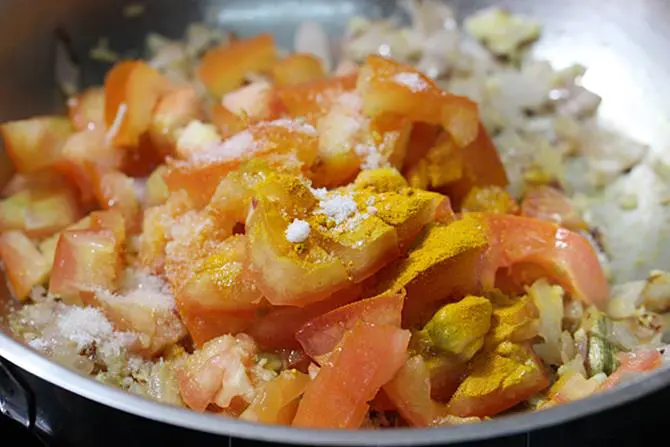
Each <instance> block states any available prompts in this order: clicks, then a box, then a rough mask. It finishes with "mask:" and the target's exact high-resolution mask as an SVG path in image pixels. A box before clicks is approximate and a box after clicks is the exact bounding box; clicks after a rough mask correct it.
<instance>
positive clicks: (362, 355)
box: [293, 324, 410, 429]
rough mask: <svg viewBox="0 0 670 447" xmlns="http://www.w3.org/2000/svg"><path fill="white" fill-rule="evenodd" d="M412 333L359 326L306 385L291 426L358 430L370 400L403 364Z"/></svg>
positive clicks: (388, 327)
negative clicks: (363, 361)
mask: <svg viewBox="0 0 670 447" xmlns="http://www.w3.org/2000/svg"><path fill="white" fill-rule="evenodd" d="M409 337H410V333H409V331H405V330H402V329H398V328H396V327H392V326H372V325H365V324H359V325H357V326H356V327H355V328H354V329H352V330H351V331H350V332H348V333H347V334H346V335H345V336H344V338H343V339H342V342H341V344H340V345H339V347H338V348H337V350H336V352H335V353H334V354H333V356H332V357H331V362H330V363H328V364H326V365H324V366H323V367H322V368H321V370H320V371H319V373H318V374H317V376H316V378H315V379H314V380H313V381H312V382H311V383H310V384H309V385H308V386H307V389H306V390H305V394H304V395H303V398H302V400H301V401H300V405H299V406H298V411H297V413H296V416H295V419H294V420H293V426H294V427H305V428H324V429H327V428H340V429H355V428H359V427H360V426H361V424H362V423H363V420H364V419H365V415H366V414H367V412H368V408H369V406H368V402H369V401H370V400H372V399H373V398H374V397H375V395H376V394H377V392H378V391H379V389H380V388H381V387H382V386H383V385H384V384H386V383H387V382H388V381H389V380H391V379H392V378H393V376H394V375H395V373H396V372H397V371H398V369H400V367H402V365H403V364H404V363H405V360H406V359H407V345H408V343H409ZM361 359H365V363H364V367H361Z"/></svg>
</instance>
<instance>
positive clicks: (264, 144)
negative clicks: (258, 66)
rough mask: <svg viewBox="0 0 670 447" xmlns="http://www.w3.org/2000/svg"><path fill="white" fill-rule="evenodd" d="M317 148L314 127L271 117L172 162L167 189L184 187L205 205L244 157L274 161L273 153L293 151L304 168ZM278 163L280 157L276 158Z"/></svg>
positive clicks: (279, 162) (166, 179) (310, 162)
mask: <svg viewBox="0 0 670 447" xmlns="http://www.w3.org/2000/svg"><path fill="white" fill-rule="evenodd" d="M317 150H318V138H317V136H316V130H315V129H314V128H313V127H312V126H311V125H309V124H306V123H299V122H297V121H294V120H284V119H282V120H275V121H270V122H262V123H258V124H255V125H252V126H250V127H249V128H248V129H247V130H245V131H243V132H241V133H238V134H236V135H234V136H232V137H231V138H229V139H228V140H226V141H224V142H223V143H221V144H217V145H213V146H211V147H208V148H206V149H205V150H203V151H202V152H199V153H197V154H193V155H192V156H191V158H190V159H189V160H187V161H179V162H174V163H172V165H171V166H170V169H169V171H168V173H167V174H166V176H165V182H166V183H167V185H168V187H169V188H170V191H177V190H179V189H184V190H185V191H186V192H188V194H189V196H190V197H191V198H192V199H193V200H194V201H195V202H196V203H197V204H198V206H201V207H202V206H205V205H206V204H207V202H209V199H210V198H211V197H212V194H214V191H215V190H216V188H217V186H218V185H219V183H220V182H221V180H222V179H223V178H224V177H225V176H226V175H227V174H228V173H229V172H231V171H232V170H234V169H235V168H237V167H239V166H240V163H241V162H242V161H244V160H248V159H250V158H252V157H255V158H265V159H267V160H268V163H270V164H274V162H275V160H273V159H272V158H271V157H272V155H273V154H287V153H294V154H295V155H296V157H297V163H298V165H300V164H304V166H305V170H309V167H310V166H311V165H312V164H313V163H314V160H315V158H316V154H317ZM276 162H277V164H279V165H280V166H281V165H282V164H283V163H282V160H279V159H278V160H276Z"/></svg>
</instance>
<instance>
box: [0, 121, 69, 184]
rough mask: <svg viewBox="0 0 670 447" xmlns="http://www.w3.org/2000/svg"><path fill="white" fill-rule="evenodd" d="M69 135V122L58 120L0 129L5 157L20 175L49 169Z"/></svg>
mask: <svg viewBox="0 0 670 447" xmlns="http://www.w3.org/2000/svg"><path fill="white" fill-rule="evenodd" d="M70 133H72V125H71V124H70V121H69V120H68V119H67V118H65V117H61V116H40V117H36V118H30V119H25V120H20V121H10V122H6V123H3V124H2V125H0V135H2V139H3V141H4V143H5V146H4V147H5V150H6V151H7V155H9V159H10V160H11V161H12V164H13V165H14V168H16V170H17V171H18V172H20V173H32V172H38V171H41V170H43V169H44V168H47V167H49V166H50V165H51V164H52V163H53V162H54V160H55V159H56V158H57V157H58V153H59V151H60V149H61V147H62V146H63V144H64V143H65V140H66V139H67V137H68V136H69V135H70Z"/></svg>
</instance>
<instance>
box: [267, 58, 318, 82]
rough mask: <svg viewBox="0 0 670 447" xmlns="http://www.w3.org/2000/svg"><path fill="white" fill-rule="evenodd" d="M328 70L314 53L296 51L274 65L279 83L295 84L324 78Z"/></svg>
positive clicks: (275, 78)
mask: <svg viewBox="0 0 670 447" xmlns="http://www.w3.org/2000/svg"><path fill="white" fill-rule="evenodd" d="M325 74H326V72H325V70H324V69H323V64H322V63H321V61H320V60H319V59H318V58H317V57H315V56H314V55H312V54H306V53H295V54H292V55H290V56H288V57H286V58H284V59H282V60H280V61H279V62H277V63H276V64H275V65H274V66H273V67H272V77H273V78H274V80H275V82H276V83H277V85H293V84H300V83H303V82H309V81H314V80H316V79H320V78H323V77H324V76H325Z"/></svg>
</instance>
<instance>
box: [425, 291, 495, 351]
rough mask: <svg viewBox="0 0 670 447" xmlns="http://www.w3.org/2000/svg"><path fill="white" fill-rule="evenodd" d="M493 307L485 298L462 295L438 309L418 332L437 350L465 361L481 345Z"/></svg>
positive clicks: (489, 323) (488, 325) (489, 322)
mask: <svg viewBox="0 0 670 447" xmlns="http://www.w3.org/2000/svg"><path fill="white" fill-rule="evenodd" d="M492 311H493V307H492V305H491V302H490V301H489V300H487V299H486V298H482V297H478V296H472V295H470V296H466V297H465V298H463V299H462V300H460V301H458V302H456V303H449V304H447V305H445V306H443V307H442V308H441V309H440V310H438V311H437V312H436V313H435V315H433V318H431V319H430V321H429V322H428V323H426V325H425V326H424V328H423V329H422V331H421V332H423V333H424V334H426V335H427V336H428V338H429V339H430V340H431V342H432V344H433V345H434V346H435V347H436V348H437V349H439V350H440V351H442V352H444V353H446V354H451V355H454V356H457V357H458V358H459V360H461V361H468V360H470V359H471V358H472V357H474V355H475V354H476V353H477V351H479V350H480V349H481V347H482V346H483V345H484V337H485V336H486V333H487V332H488V331H489V328H490V327H491V313H492Z"/></svg>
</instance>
